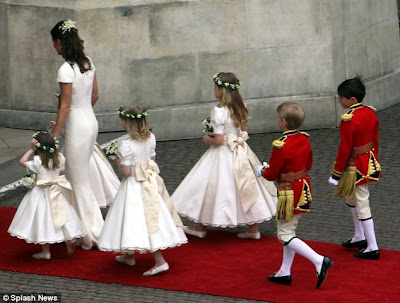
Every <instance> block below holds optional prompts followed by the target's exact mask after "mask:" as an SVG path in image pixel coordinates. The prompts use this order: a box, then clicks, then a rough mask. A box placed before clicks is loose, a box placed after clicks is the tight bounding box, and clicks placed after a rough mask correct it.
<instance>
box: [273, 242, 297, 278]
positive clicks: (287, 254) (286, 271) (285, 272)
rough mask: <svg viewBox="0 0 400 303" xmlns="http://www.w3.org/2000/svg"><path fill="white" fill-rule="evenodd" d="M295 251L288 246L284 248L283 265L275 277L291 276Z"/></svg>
mask: <svg viewBox="0 0 400 303" xmlns="http://www.w3.org/2000/svg"><path fill="white" fill-rule="evenodd" d="M295 254H296V253H295V251H294V250H293V249H291V248H290V247H288V246H287V245H284V246H283V256H282V265H281V268H280V269H279V271H278V272H277V273H276V274H275V277H282V276H289V275H290V270H291V268H292V264H293V259H294V255H295Z"/></svg>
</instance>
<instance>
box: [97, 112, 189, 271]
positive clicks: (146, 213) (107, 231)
mask: <svg viewBox="0 0 400 303" xmlns="http://www.w3.org/2000/svg"><path fill="white" fill-rule="evenodd" d="M119 116H120V118H121V124H122V126H123V128H124V129H126V131H127V132H128V134H129V135H130V137H129V138H126V139H124V140H121V141H119V143H118V150H117V156H118V158H117V159H116V161H117V166H118V168H119V170H120V173H121V174H122V176H123V179H122V181H121V186H120V188H119V190H118V193H117V195H116V197H115V200H114V203H113V204H112V205H111V207H110V209H109V211H108V214H107V217H106V220H105V223H104V228H103V230H102V233H101V235H100V240H99V249H100V250H103V251H113V252H122V253H124V254H123V255H120V256H117V257H116V258H115V259H116V260H117V261H118V262H121V263H125V264H128V265H130V266H133V265H135V259H134V255H133V254H134V253H135V252H139V253H152V254H153V257H154V260H155V265H154V266H153V267H152V268H151V269H150V270H148V271H146V272H145V273H143V275H145V276H150V275H155V274H158V273H160V272H163V271H166V270H168V269H169V265H168V263H167V262H166V261H165V259H164V257H163V255H162V254H161V251H160V250H163V249H166V248H172V247H176V246H180V245H182V244H184V243H187V238H186V236H185V233H184V232H183V229H182V227H181V226H182V221H181V219H180V217H179V215H178V213H177V212H176V211H175V208H174V205H173V203H172V201H171V198H170V196H169V194H168V192H167V190H166V188H165V185H164V181H163V179H162V178H161V177H160V176H159V175H158V174H159V169H158V166H157V164H156V163H155V162H154V160H155V155H156V152H155V148H156V139H155V136H154V135H153V134H152V133H151V132H150V130H149V128H148V125H147V120H146V116H147V111H143V109H142V108H141V107H140V106H137V105H127V106H124V107H121V108H120V109H119Z"/></svg>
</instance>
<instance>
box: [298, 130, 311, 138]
mask: <svg viewBox="0 0 400 303" xmlns="http://www.w3.org/2000/svg"><path fill="white" fill-rule="evenodd" d="M299 133H300V134H302V135H304V136H306V137H309V136H310V134H309V133H307V132H303V131H299Z"/></svg>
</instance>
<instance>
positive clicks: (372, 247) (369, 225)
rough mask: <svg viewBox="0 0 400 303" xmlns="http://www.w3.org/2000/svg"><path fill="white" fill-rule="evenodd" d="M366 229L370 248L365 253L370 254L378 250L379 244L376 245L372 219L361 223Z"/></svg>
mask: <svg viewBox="0 0 400 303" xmlns="http://www.w3.org/2000/svg"><path fill="white" fill-rule="evenodd" d="M361 224H362V226H363V228H364V233H365V237H366V238H367V242H368V247H367V248H366V249H365V250H364V252H369V251H373V250H377V249H378V244H377V243H376V237H375V229H374V221H373V220H372V218H371V219H368V220H365V221H361Z"/></svg>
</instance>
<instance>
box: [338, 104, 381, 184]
mask: <svg viewBox="0 0 400 303" xmlns="http://www.w3.org/2000/svg"><path fill="white" fill-rule="evenodd" d="M378 128H379V120H378V117H377V116H376V114H375V109H374V108H373V107H370V106H364V105H363V104H362V103H357V104H354V105H352V106H351V107H350V110H349V111H348V112H347V113H346V114H343V115H342V121H341V123H340V145H339V148H338V153H337V156H336V160H335V164H334V167H333V170H332V173H331V174H332V178H334V179H336V180H339V179H340V177H341V176H342V174H343V172H344V171H345V169H346V168H347V167H348V166H349V165H355V167H356V175H357V177H356V184H357V185H360V184H364V183H368V182H371V181H376V180H379V178H380V177H381V167H380V164H379V161H378V148H379V138H378Z"/></svg>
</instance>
